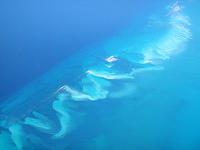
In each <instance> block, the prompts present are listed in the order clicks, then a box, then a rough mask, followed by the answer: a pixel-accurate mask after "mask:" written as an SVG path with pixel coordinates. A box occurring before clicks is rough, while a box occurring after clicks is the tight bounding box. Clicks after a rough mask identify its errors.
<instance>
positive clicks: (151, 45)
mask: <svg viewBox="0 0 200 150" xmlns="http://www.w3.org/2000/svg"><path fill="white" fill-rule="evenodd" d="M199 8H200V6H199V3H198V2H197V1H183V2H178V1H177V2H173V3H169V4H166V5H162V6H160V8H159V9H158V10H157V11H156V13H157V14H155V13H152V14H149V16H144V18H142V19H141V20H140V19H138V22H137V23H135V22H134V23H133V24H129V25H127V28H125V29H123V30H121V31H119V32H118V33H116V34H115V36H113V37H109V38H107V39H105V40H103V41H101V42H99V43H97V44H94V45H91V46H90V47H88V48H86V49H83V50H80V51H78V52H76V53H74V54H73V55H72V56H71V57H70V58H69V59H66V60H65V61H63V62H62V63H61V64H59V65H57V66H56V67H54V68H52V69H51V70H50V71H49V72H46V73H45V74H44V75H42V76H41V77H39V78H37V79H36V80H34V81H32V82H31V83H29V84H28V85H27V86H25V87H24V88H22V89H21V90H19V91H17V92H16V93H14V94H13V95H12V96H10V98H8V99H7V100H6V101H5V102H4V103H2V104H1V122H0V125H1V132H0V150H5V149H6V150H23V149H24V150H68V149H69V150H134V149H135V150H199V148H200V144H199V135H200V134H199V132H200V127H199V126H200V119H199V113H200V112H199V111H200V109H199V99H200V93H199V90H200V84H199V81H200V72H199V66H200V59H199V58H200V52H199V45H198V42H199V39H200V37H199V32H200V29H199V25H200V22H199V21H198V12H199V10H198V9H199Z"/></svg>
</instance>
